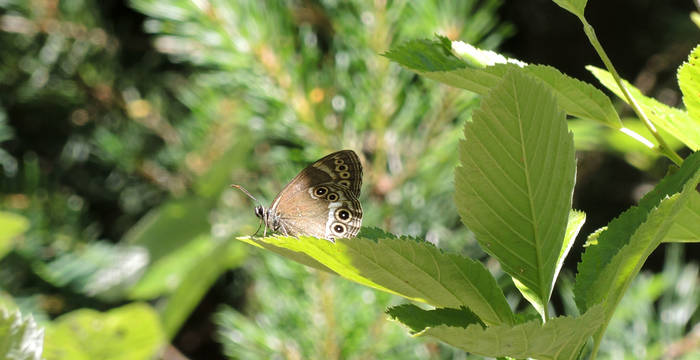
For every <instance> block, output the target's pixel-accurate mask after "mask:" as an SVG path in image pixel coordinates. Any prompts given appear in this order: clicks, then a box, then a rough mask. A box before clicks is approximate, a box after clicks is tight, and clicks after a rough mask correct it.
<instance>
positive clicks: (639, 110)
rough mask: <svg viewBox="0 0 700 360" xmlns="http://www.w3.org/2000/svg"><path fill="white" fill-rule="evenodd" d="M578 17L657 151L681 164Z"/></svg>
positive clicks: (593, 34)
mask: <svg viewBox="0 0 700 360" xmlns="http://www.w3.org/2000/svg"><path fill="white" fill-rule="evenodd" d="M579 19H580V20H581V22H582V23H583V31H584V32H585V33H586V36H588V41H590V42H591V45H593V48H595V51H596V52H597V53H598V56H600V59H601V60H603V63H604V64H605V67H606V68H607V69H608V72H610V74H611V75H612V76H613V79H615V83H617V86H618V87H619V88H620V90H622V94H623V95H624V96H625V99H627V103H628V104H629V105H630V106H631V107H632V110H634V112H635V114H637V117H639V118H640V119H641V120H642V122H643V123H644V125H645V126H646V127H647V129H649V132H651V134H652V135H653V136H654V137H655V138H656V141H657V142H658V143H659V145H658V146H657V148H658V150H659V152H661V153H662V154H664V155H665V156H666V157H668V158H669V159H670V160H671V161H673V162H674V163H675V164H676V165H678V166H681V164H682V163H683V158H681V157H680V156H679V155H678V154H676V152H675V151H673V149H671V148H670V147H669V146H668V144H666V141H665V140H664V138H663V137H662V136H661V134H659V132H658V130H656V127H655V126H654V124H653V123H652V122H651V121H650V120H649V118H648V117H647V115H646V114H645V113H644V111H643V110H642V108H641V107H640V106H639V104H638V103H637V101H636V100H635V99H634V98H633V97H632V95H631V94H630V92H629V90H628V89H627V87H626V86H625V84H623V83H622V80H621V78H620V75H619V74H618V73H617V70H615V67H614V66H613V64H612V62H611V61H610V58H608V55H607V54H606V53H605V50H603V46H602V45H600V42H598V38H597V37H596V35H595V31H594V30H593V27H592V26H591V25H590V24H589V23H588V22H587V21H586V19H585V18H584V17H583V16H581V17H579Z"/></svg>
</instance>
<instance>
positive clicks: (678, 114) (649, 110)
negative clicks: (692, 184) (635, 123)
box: [586, 65, 700, 151]
mask: <svg viewBox="0 0 700 360" xmlns="http://www.w3.org/2000/svg"><path fill="white" fill-rule="evenodd" d="M586 69H588V71H590V72H591V73H592V74H593V75H594V76H595V77H596V78H597V79H598V80H599V81H600V82H601V84H603V85H604V86H605V87H606V88H608V89H609V90H610V91H612V92H613V93H614V94H615V95H617V96H618V97H619V98H620V99H622V100H624V101H625V102H626V101H627V99H626V98H625V97H624V95H623V94H622V90H620V88H619V87H618V86H617V83H615V80H614V79H613V77H612V75H610V73H608V72H607V71H605V70H603V69H600V68H597V67H595V66H591V65H589V66H586ZM622 82H623V84H624V85H625V87H626V88H627V89H628V90H629V92H630V94H631V95H632V97H633V98H634V99H635V100H636V101H637V102H638V103H639V105H640V106H641V107H642V110H643V111H644V113H645V114H646V115H647V116H648V117H649V120H651V122H652V123H654V125H656V126H658V127H660V128H662V129H664V130H665V131H667V132H668V133H669V134H671V135H673V136H674V137H676V138H677V139H678V140H680V141H681V142H683V143H684V144H685V145H686V146H688V147H689V148H691V149H692V150H693V151H696V150H698V149H700V118H691V117H690V116H689V115H688V113H687V112H686V111H683V110H680V109H676V108H673V107H670V106H668V105H666V104H663V103H661V102H659V101H658V100H656V99H654V98H650V97H647V96H645V95H644V94H642V92H641V91H639V89H637V88H636V87H634V86H632V84H630V83H629V82H627V81H626V80H622Z"/></svg>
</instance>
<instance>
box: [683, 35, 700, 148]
mask: <svg viewBox="0 0 700 360" xmlns="http://www.w3.org/2000/svg"><path fill="white" fill-rule="evenodd" d="M699 66H700V46H696V47H695V49H693V51H691V52H690V55H689V56H688V61H687V62H685V63H683V65H681V67H680V68H679V69H678V86H679V87H680V88H681V92H682V93H683V103H684V104H685V107H686V109H687V110H688V114H689V115H690V117H691V119H692V120H693V123H694V124H695V126H700V69H698V67H699ZM698 142H700V139H698Z"/></svg>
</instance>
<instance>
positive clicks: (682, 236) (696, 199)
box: [664, 192, 700, 242]
mask: <svg viewBox="0 0 700 360" xmlns="http://www.w3.org/2000/svg"><path fill="white" fill-rule="evenodd" d="M688 196H689V199H688V203H687V205H686V206H687V207H688V211H684V212H682V213H680V214H678V217H677V220H676V222H675V223H674V224H672V225H671V229H670V230H669V231H668V234H667V235H666V237H665V238H664V242H700V194H698V193H697V192H694V193H690V194H688Z"/></svg>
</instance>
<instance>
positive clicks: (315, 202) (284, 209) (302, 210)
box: [270, 150, 362, 240]
mask: <svg viewBox="0 0 700 360" xmlns="http://www.w3.org/2000/svg"><path fill="white" fill-rule="evenodd" d="M361 186H362V164H361V163H360V159H359V158H358V157H357V154H355V152H353V151H352V150H342V151H338V152H335V153H332V154H330V155H327V156H325V157H324V158H322V159H320V160H318V161H316V162H315V163H313V164H311V165H309V166H308V167H306V168H305V169H304V170H302V172H301V173H299V175H297V176H296V177H295V178H294V179H292V181H290V182H289V184H287V186H285V187H284V189H283V190H282V191H281V192H280V193H279V195H277V197H276V198H275V200H274V201H273V202H272V205H271V206H270V211H271V213H272V216H273V217H276V218H277V225H278V228H277V230H278V231H280V232H282V233H283V234H288V235H293V236H295V235H302V234H305V235H311V236H315V237H319V238H326V239H331V240H332V239H335V238H338V237H353V236H355V235H357V233H358V232H359V230H360V225H361V224H362V206H361V204H360V201H359V200H358V197H359V195H360V187H361Z"/></svg>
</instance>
